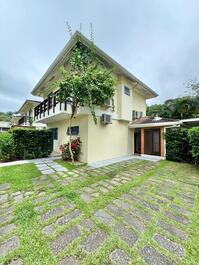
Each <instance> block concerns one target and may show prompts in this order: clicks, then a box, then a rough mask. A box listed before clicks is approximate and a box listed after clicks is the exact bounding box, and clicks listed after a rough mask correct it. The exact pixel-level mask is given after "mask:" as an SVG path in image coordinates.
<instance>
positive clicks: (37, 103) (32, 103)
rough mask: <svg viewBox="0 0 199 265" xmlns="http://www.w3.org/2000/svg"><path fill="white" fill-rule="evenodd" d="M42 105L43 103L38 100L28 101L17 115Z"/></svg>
mask: <svg viewBox="0 0 199 265" xmlns="http://www.w3.org/2000/svg"><path fill="white" fill-rule="evenodd" d="M40 103H41V101H38V100H31V99H26V100H25V102H24V103H23V105H22V106H21V107H20V109H19V110H18V111H17V113H23V111H25V109H26V108H31V107H36V106H37V105H39V104H40Z"/></svg>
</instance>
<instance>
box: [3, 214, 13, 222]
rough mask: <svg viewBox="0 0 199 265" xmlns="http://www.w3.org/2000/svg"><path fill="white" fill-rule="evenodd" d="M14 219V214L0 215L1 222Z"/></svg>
mask: <svg viewBox="0 0 199 265" xmlns="http://www.w3.org/2000/svg"><path fill="white" fill-rule="evenodd" d="M13 219H14V215H12V214H7V215H2V216H0V224H3V223H7V222H11V221H12V220H13Z"/></svg>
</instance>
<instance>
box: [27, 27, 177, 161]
mask: <svg viewBox="0 0 199 265" xmlns="http://www.w3.org/2000/svg"><path fill="white" fill-rule="evenodd" d="M79 41H81V43H83V44H84V45H85V46H87V47H88V48H89V47H91V46H92V49H94V50H95V52H96V54H97V55H98V57H99V58H100V59H101V60H102V61H103V62H104V63H105V65H107V66H108V67H109V68H110V67H111V68H112V69H113V77H114V78H115V79H116V81H117V87H116V91H115V96H114V102H115V109H114V111H113V109H112V108H111V101H110V102H107V104H106V105H105V106H101V107H97V108H96V116H97V120H98V123H97V125H96V124H95V123H94V122H93V118H92V116H91V114H90V110H89V109H88V108H79V109H78V112H77V115H76V118H75V119H74V121H73V125H72V130H71V132H72V134H73V137H74V138H75V137H80V139H81V141H82V155H81V161H83V162H87V163H92V162H96V161H102V160H107V159H113V158H119V157H125V156H129V155H132V154H135V153H137V154H141V155H156V156H159V157H161V158H164V157H165V152H166V150H165V140H164V136H163V133H164V131H165V128H166V127H171V126H180V124H181V123H180V121H175V120H170V119H162V118H159V117H156V118H150V117H145V116H146V100H147V99H150V98H154V97H156V96H157V93H156V92H154V91H153V90H152V89H151V88H150V87H148V86H147V85H146V84H144V83H143V82H142V81H140V80H139V79H138V78H136V77H135V76H134V75H132V74H131V73H129V72H128V71H127V70H126V69H125V68H123V67H122V66H121V65H119V64H118V63H117V62H116V61H114V60H113V59H112V58H111V57H109V56H108V55H107V54H106V53H104V52H103V51H102V50H100V49H99V48H98V47H96V46H93V44H92V43H91V41H89V40H88V39H87V38H86V37H84V36H83V35H82V34H81V33H80V32H78V31H77V32H76V33H75V34H74V35H73V36H72V37H71V39H70V41H69V42H68V43H67V45H66V46H65V47H64V49H63V50H62V51H61V53H60V54H59V55H58V56H57V58H56V59H55V60H54V62H53V63H52V64H51V65H50V67H49V69H48V70H47V72H46V73H45V74H44V75H43V76H42V78H41V80H40V81H39V82H38V84H37V85H36V86H35V87H34V89H33V91H32V94H33V95H34V96H40V97H42V98H43V102H41V103H37V106H35V108H34V116H33V117H34V120H35V122H36V123H44V124H46V125H47V127H48V128H51V129H52V132H53V139H54V140H53V141H54V143H53V146H54V152H60V151H59V147H60V145H61V144H64V143H67V141H68V135H67V132H68V126H69V116H70V113H71V107H70V104H69V103H68V102H64V103H59V102H58V99H57V91H56V89H54V90H53V89H52V86H50V84H51V82H54V81H55V80H57V79H58V78H59V75H60V67H61V66H62V65H64V66H65V67H66V68H67V62H68V59H69V58H70V54H71V51H72V48H73V47H74V46H75V45H76V43H78V42H79ZM23 113H24V114H25V113H27V111H24V112H23Z"/></svg>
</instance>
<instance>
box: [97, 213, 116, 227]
mask: <svg viewBox="0 0 199 265" xmlns="http://www.w3.org/2000/svg"><path fill="white" fill-rule="evenodd" d="M94 216H95V217H96V218H99V219H100V220H101V221H102V222H103V223H105V224H106V225H111V224H113V223H114V222H115V219H114V218H113V217H112V216H111V215H109V214H108V213H106V212H105V211H104V210H102V209H100V210H99V211H97V212H96V213H95V214H94Z"/></svg>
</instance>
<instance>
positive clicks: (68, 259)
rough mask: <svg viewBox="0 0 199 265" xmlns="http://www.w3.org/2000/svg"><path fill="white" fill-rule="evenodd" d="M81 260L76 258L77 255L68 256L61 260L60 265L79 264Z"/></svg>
mask: <svg viewBox="0 0 199 265" xmlns="http://www.w3.org/2000/svg"><path fill="white" fill-rule="evenodd" d="M78 264H79V262H78V261H77V260H76V258H75V257H72V256H71V257H66V258H65V259H63V260H61V261H60V262H59V265H78Z"/></svg>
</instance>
